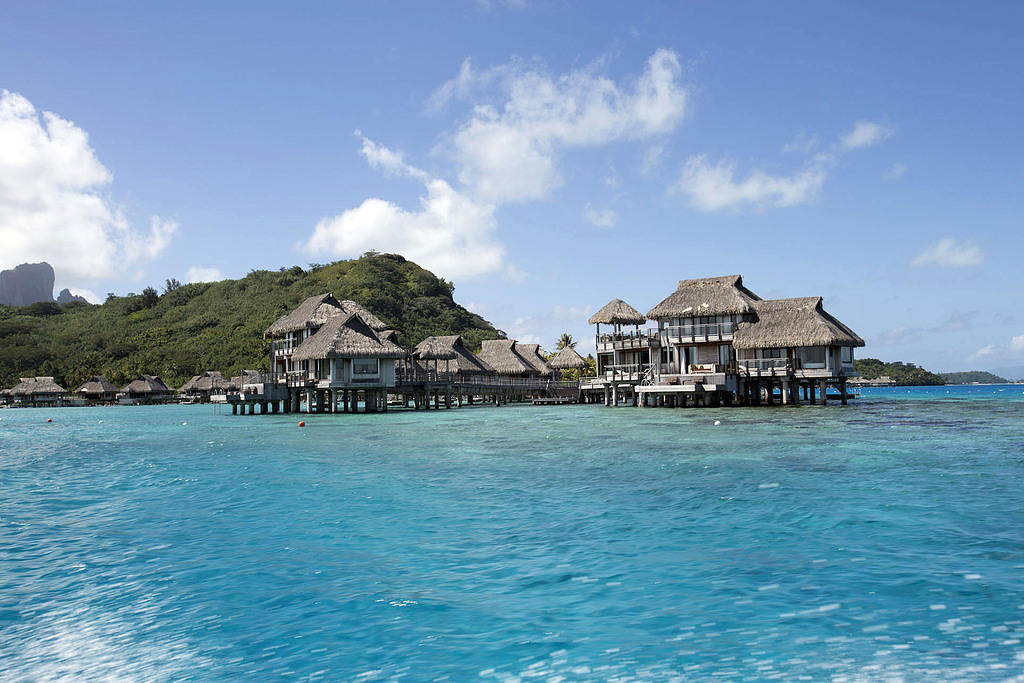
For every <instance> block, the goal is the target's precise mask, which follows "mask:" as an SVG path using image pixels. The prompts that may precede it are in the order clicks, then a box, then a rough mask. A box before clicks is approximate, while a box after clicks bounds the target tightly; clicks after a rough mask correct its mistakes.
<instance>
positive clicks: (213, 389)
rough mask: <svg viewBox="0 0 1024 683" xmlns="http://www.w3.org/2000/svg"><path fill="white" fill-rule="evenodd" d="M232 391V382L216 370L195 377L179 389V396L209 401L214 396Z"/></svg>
mask: <svg viewBox="0 0 1024 683" xmlns="http://www.w3.org/2000/svg"><path fill="white" fill-rule="evenodd" d="M230 390H231V381H230V380H228V379H227V378H225V377H224V375H222V374H220V373H219V372H218V371H216V370H208V371H207V372H204V373H203V374H201V375H195V376H193V377H192V378H191V379H190V380H189V381H187V382H185V383H184V384H182V385H181V386H180V387H178V393H179V394H181V395H183V396H189V397H192V398H198V399H209V398H210V396H212V395H214V394H224V393H227V392H228V391H230Z"/></svg>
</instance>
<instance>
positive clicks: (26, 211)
mask: <svg viewBox="0 0 1024 683" xmlns="http://www.w3.org/2000/svg"><path fill="white" fill-rule="evenodd" d="M112 180H113V176H112V174H111V173H110V171H109V170H108V169H107V168H106V167H105V166H104V165H103V164H102V163H100V161H99V159H98V158H97V157H96V153H95V152H94V150H93V149H92V147H91V146H90V145H89V137H88V135H87V134H86V132H85V131H84V130H82V129H81V128H79V127H78V126H76V125H75V124H74V123H72V122H71V121H68V120H65V119H63V118H61V117H60V116H58V115H57V114H54V113H52V112H45V111H44V112H42V113H40V112H38V111H37V110H36V108H35V107H34V106H33V105H32V103H31V102H29V100H28V99H26V98H25V97H23V96H22V95H19V94H17V93H12V92H9V91H7V90H0V244H2V245H3V250H2V251H0V267H4V268H7V267H10V266H14V265H17V264H19V263H24V262H33V261H47V262H48V263H50V265H52V266H53V267H54V269H55V270H56V272H57V273H58V276H59V277H60V278H61V279H62V280H63V279H73V280H82V279H87V280H96V279H99V278H103V277H109V276H111V275H113V274H115V273H116V272H117V271H118V270H119V269H120V268H123V266H125V265H128V264H132V263H139V262H142V261H148V260H152V259H155V258H157V257H158V256H159V255H160V254H161V253H162V252H163V250H164V249H165V248H166V247H167V245H168V244H169V242H170V240H171V237H172V236H173V235H174V233H175V231H176V230H177V225H176V224H175V223H173V222H170V221H164V220H161V219H159V218H156V217H154V218H153V219H152V222H151V224H150V227H149V230H148V231H146V232H142V233H140V232H139V231H137V230H135V229H133V228H132V226H131V225H130V224H129V222H128V220H127V219H126V218H125V217H124V215H123V213H122V211H121V210H120V208H119V207H118V206H116V205H115V204H114V203H113V202H111V200H110V199H109V198H108V197H107V196H106V195H105V194H104V191H105V190H106V188H107V187H108V186H109V185H110V184H111V182H112Z"/></svg>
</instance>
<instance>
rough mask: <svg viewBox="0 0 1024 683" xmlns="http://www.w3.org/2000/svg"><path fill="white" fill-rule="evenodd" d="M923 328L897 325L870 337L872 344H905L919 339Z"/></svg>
mask: <svg viewBox="0 0 1024 683" xmlns="http://www.w3.org/2000/svg"><path fill="white" fill-rule="evenodd" d="M922 333H923V330H921V329H920V328H916V327H897V328H895V329H892V330H885V331H884V332H880V333H879V334H877V335H876V336H874V337H872V339H871V345H872V346H907V345H908V344H914V343H917V342H918V341H920V339H921V334H922Z"/></svg>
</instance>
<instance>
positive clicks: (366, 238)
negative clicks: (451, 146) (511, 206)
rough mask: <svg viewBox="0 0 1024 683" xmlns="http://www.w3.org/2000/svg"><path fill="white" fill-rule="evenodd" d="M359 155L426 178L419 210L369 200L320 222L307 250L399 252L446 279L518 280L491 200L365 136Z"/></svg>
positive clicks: (352, 253) (384, 166)
mask: <svg viewBox="0 0 1024 683" xmlns="http://www.w3.org/2000/svg"><path fill="white" fill-rule="evenodd" d="M361 153H362V155H363V156H364V157H365V158H366V160H367V161H368V162H369V163H370V165H371V166H374V167H375V168H380V169H383V170H386V171H387V172H389V173H394V174H402V175H405V176H408V177H410V178H414V179H416V180H418V181H420V182H422V183H423V185H424V187H425V189H426V195H424V196H422V197H420V206H419V210H417V211H407V210H405V209H403V208H402V207H400V206H398V205H397V204H394V203H393V202H389V201H386V200H384V199H377V198H370V199H367V200H365V201H364V202H363V203H362V204H360V205H359V206H357V207H355V208H353V209H348V210H346V211H344V212H342V213H341V214H339V215H337V216H333V217H329V218H324V219H322V220H321V221H320V222H319V223H317V225H316V228H315V229H314V231H313V234H312V236H311V237H310V238H309V240H308V241H307V242H306V244H305V249H306V251H307V252H309V253H311V254H328V255H330V256H335V257H347V256H358V255H359V254H362V253H364V252H366V251H370V250H377V251H385V252H395V253H401V254H403V255H405V256H406V257H408V258H410V259H412V260H414V261H416V262H417V263H419V264H420V265H422V266H424V267H425V268H428V269H430V270H432V271H434V272H436V273H439V274H441V275H444V276H445V277H471V276H474V275H483V274H485V273H494V272H504V273H506V274H507V275H508V276H509V277H510V278H512V279H515V277H516V276H517V274H518V271H517V270H515V269H514V268H511V267H510V266H509V265H507V264H505V262H504V259H505V250H504V248H503V247H502V246H501V245H500V244H499V243H498V242H497V241H496V240H495V239H494V229H495V225H496V222H495V219H494V209H495V207H494V205H493V204H489V203H487V202H481V201H477V200H475V199H473V198H471V197H469V196H467V195H466V194H464V193H462V192H459V191H457V190H455V189H454V188H453V187H452V186H451V185H449V184H448V183H447V182H445V181H444V180H442V179H440V178H434V177H432V176H430V175H429V174H428V173H426V172H425V171H423V170H421V169H419V168H416V167H414V166H411V165H409V164H407V163H405V161H404V160H403V159H402V155H401V154H400V153H398V152H395V151H392V150H390V149H388V148H386V147H384V146H382V145H379V144H377V143H375V142H373V141H372V140H368V139H366V138H364V139H363V144H362V149H361Z"/></svg>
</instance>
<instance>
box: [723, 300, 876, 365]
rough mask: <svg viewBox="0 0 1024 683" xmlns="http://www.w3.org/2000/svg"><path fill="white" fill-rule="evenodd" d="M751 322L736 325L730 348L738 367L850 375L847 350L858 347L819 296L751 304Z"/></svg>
mask: <svg viewBox="0 0 1024 683" xmlns="http://www.w3.org/2000/svg"><path fill="white" fill-rule="evenodd" d="M754 311H755V314H756V319H755V320H754V321H751V322H741V323H740V324H739V325H738V327H737V329H736V333H735V335H734V336H733V341H732V343H733V346H734V347H735V348H736V351H737V353H738V354H739V359H740V360H739V362H740V364H741V365H746V366H748V367H758V368H761V369H765V368H764V367H762V366H769V365H772V364H773V363H774V364H775V365H781V364H782V363H783V361H785V363H786V364H787V365H788V366H790V367H792V368H793V369H794V370H826V371H829V372H830V374H838V372H839V370H840V369H842V368H846V369H848V371H849V373H852V371H853V354H852V351H851V349H853V348H856V347H859V346H864V340H863V339H861V338H860V337H859V336H858V335H857V334H856V333H855V332H854V331H853V330H851V329H850V328H849V327H847V326H846V325H844V324H843V323H842V322H840V321H839V320H837V319H836V318H835V317H833V316H832V315H831V314H829V313H828V312H827V311H826V310H825V309H824V307H823V306H822V298H821V297H820V296H810V297H800V298H794V299H770V300H767V301H757V302H755V304H754Z"/></svg>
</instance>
